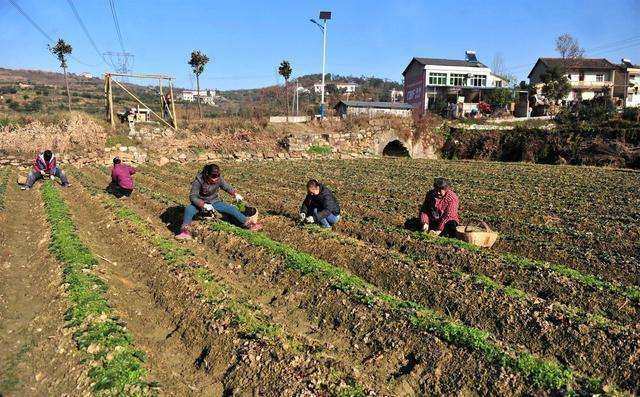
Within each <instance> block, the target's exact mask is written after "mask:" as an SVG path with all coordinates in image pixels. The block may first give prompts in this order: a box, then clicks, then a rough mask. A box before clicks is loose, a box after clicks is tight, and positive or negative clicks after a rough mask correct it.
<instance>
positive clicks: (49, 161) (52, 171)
mask: <svg viewBox="0 0 640 397" xmlns="http://www.w3.org/2000/svg"><path fill="white" fill-rule="evenodd" d="M55 177H58V178H60V183H62V186H63V187H67V186H69V180H68V179H67V176H66V175H65V174H64V172H62V170H61V169H60V167H58V163H57V162H56V156H54V155H53V152H51V150H45V151H44V152H42V153H39V154H38V155H37V156H36V158H35V160H33V170H31V172H29V176H28V177H27V183H26V184H25V185H24V186H22V187H21V189H22V190H27V189H31V187H32V186H33V184H34V183H35V182H36V181H37V180H38V179H44V178H51V179H52V180H53V179H55Z"/></svg>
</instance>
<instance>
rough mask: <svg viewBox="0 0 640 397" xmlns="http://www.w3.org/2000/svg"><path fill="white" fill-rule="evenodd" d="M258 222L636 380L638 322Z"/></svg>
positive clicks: (598, 371) (328, 235) (403, 291)
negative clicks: (581, 311) (574, 312)
mask: <svg viewBox="0 0 640 397" xmlns="http://www.w3.org/2000/svg"><path fill="white" fill-rule="evenodd" d="M144 179H145V181H144V183H145V184H144V185H142V188H143V189H149V190H151V191H153V192H155V193H156V194H160V195H165V199H174V200H175V199H176V197H175V196H174V195H173V194H172V193H171V192H169V191H166V190H164V187H163V186H161V184H160V183H156V184H153V182H151V180H150V178H144ZM260 204H261V203H260ZM264 223H265V226H266V228H265V232H266V233H267V234H268V235H269V236H270V237H272V238H273V239H275V240H278V241H282V242H286V243H287V244H290V245H292V246H294V247H296V248H298V249H300V250H302V251H305V252H309V253H311V254H313V255H314V256H316V257H318V258H321V259H325V260H327V261H329V262H331V263H334V264H337V265H340V266H342V267H344V268H347V269H349V270H351V271H353V272H354V273H356V274H358V275H361V276H363V277H364V278H365V279H367V280H368V281H369V282H371V283H373V284H375V285H378V286H380V287H382V288H384V289H386V290H387V291H390V292H392V293H393V294H397V295H399V296H401V297H403V298H405V299H412V300H416V301H418V302H420V303H423V304H425V305H427V306H430V307H434V308H438V309H439V310H440V311H442V312H445V313H447V314H449V315H451V316H453V317H455V318H459V319H460V320H461V321H463V322H464V323H466V324H470V325H473V326H476V327H479V328H482V329H485V330H488V331H490V332H492V333H494V334H495V335H496V336H497V337H499V338H500V339H501V340H503V341H505V342H508V343H510V344H517V345H524V346H526V347H527V348H528V349H530V350H531V351H533V352H535V353H538V354H541V355H545V356H550V355H553V356H555V357H556V359H558V360H559V361H560V362H563V363H566V364H568V365H569V366H571V367H573V368H574V369H576V370H578V371H579V372H583V373H588V374H589V375H591V376H600V377H604V378H606V379H608V380H610V381H612V382H614V383H621V384H623V385H626V386H627V387H632V386H630V385H633V384H636V383H637V381H638V379H636V378H637V374H638V366H637V361H636V359H634V357H635V356H636V355H637V351H638V347H639V346H640V343H639V338H638V330H637V329H632V328H625V327H622V328H621V327H619V326H612V327H609V326H604V325H605V324H599V323H597V322H596V321H591V322H587V323H585V322H581V321H576V318H575V317H570V313H568V310H567V309H565V310H564V311H560V310H557V307H555V306H554V305H552V304H549V303H548V302H546V301H545V300H543V299H529V300H524V299H523V297H522V296H521V295H518V292H517V291H514V290H506V291H510V292H511V295H509V294H508V293H505V289H502V290H494V289H491V288H488V287H490V286H491V285H490V284H489V285H487V283H484V284H483V283H479V282H477V281H476V282H473V280H474V278H471V279H469V277H462V275H461V274H460V273H459V272H458V273H455V272H451V271H450V269H448V268H447V267H445V266H442V265H441V264H439V263H438V262H436V261H430V262H429V261H424V260H419V261H413V260H411V259H410V258H408V257H406V256H405V255H403V254H401V253H399V252H392V251H391V252H390V251H389V250H383V249H379V248H377V247H372V246H370V245H366V244H363V243H362V242H360V241H357V240H355V241H354V240H350V239H346V238H340V236H339V235H337V234H334V233H332V232H327V231H321V230H319V229H307V230H304V229H300V228H299V227H296V226H295V223H294V222H292V221H290V220H289V219H287V218H282V217H279V216H269V217H267V218H265V219H264ZM475 280H478V279H477V278H475ZM480 280H482V279H480ZM576 341H578V342H577V343H576Z"/></svg>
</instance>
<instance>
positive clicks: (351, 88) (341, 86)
mask: <svg viewBox="0 0 640 397" xmlns="http://www.w3.org/2000/svg"><path fill="white" fill-rule="evenodd" d="M329 84H333V85H335V86H336V88H337V89H338V90H339V91H341V92H344V93H345V94H353V93H354V92H356V89H357V88H358V84H357V83H353V82H350V81H347V82H335V81H328V82H325V89H326V86H327V85H329ZM313 91H314V92H315V93H316V94H319V93H320V92H322V83H316V84H314V85H313ZM325 94H326V91H325Z"/></svg>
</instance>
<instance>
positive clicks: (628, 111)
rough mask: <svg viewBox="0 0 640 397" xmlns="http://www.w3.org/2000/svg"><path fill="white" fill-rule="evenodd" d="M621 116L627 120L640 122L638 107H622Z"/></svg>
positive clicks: (639, 109)
mask: <svg viewBox="0 0 640 397" xmlns="http://www.w3.org/2000/svg"><path fill="white" fill-rule="evenodd" d="M622 118H623V119H624V120H628V121H636V122H640V108H624V110H623V111H622Z"/></svg>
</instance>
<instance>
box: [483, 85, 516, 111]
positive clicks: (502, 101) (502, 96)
mask: <svg viewBox="0 0 640 397" xmlns="http://www.w3.org/2000/svg"><path fill="white" fill-rule="evenodd" d="M511 101H513V95H512V94H511V90H510V89H508V88H498V89H495V90H491V91H489V93H488V94H487V102H488V103H489V104H490V105H491V107H492V108H493V109H498V108H504V107H505V106H507V105H508V104H510V103H511Z"/></svg>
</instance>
